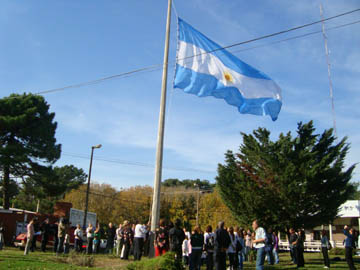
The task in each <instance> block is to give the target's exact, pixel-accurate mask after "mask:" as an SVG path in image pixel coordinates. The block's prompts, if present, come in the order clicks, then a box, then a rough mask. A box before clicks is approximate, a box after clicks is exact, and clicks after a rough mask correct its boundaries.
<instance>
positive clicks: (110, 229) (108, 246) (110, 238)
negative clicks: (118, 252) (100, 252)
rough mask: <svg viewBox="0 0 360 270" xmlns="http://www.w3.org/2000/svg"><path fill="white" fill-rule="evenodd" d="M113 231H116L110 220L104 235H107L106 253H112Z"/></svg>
mask: <svg viewBox="0 0 360 270" xmlns="http://www.w3.org/2000/svg"><path fill="white" fill-rule="evenodd" d="M115 233H116V229H115V227H114V226H113V224H112V223H111V222H110V223H109V227H108V228H107V230H106V236H107V241H106V253H109V254H112V253H113V248H114V239H115Z"/></svg>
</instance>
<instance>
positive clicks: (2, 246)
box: [0, 221, 5, 250]
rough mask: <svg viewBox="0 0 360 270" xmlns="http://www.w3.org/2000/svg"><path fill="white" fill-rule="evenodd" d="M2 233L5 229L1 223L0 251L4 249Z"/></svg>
mask: <svg viewBox="0 0 360 270" xmlns="http://www.w3.org/2000/svg"><path fill="white" fill-rule="evenodd" d="M4 232H5V228H4V223H3V222H2V221H1V222H0V250H2V249H3V248H4V242H5V240H4Z"/></svg>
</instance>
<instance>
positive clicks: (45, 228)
mask: <svg viewBox="0 0 360 270" xmlns="http://www.w3.org/2000/svg"><path fill="white" fill-rule="evenodd" d="M40 230H41V234H42V239H41V251H42V252H45V251H46V245H47V243H48V241H49V235H50V233H51V227H50V224H49V219H48V218H47V219H45V220H44V222H43V223H42V224H41V227H40Z"/></svg>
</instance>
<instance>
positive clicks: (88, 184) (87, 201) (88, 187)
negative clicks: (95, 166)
mask: <svg viewBox="0 0 360 270" xmlns="http://www.w3.org/2000/svg"><path fill="white" fill-rule="evenodd" d="M98 148H101V144H98V145H95V146H91V158H90V168H89V177H88V183H87V189H86V200H85V213H84V222H83V228H84V229H85V228H86V216H87V212H88V203H89V191H90V179H91V168H92V161H93V156H94V149H98Z"/></svg>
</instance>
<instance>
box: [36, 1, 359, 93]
mask: <svg viewBox="0 0 360 270" xmlns="http://www.w3.org/2000/svg"><path fill="white" fill-rule="evenodd" d="M358 11H360V8H358V9H354V10H351V11H348V12H345V13H341V14H338V15H335V16H332V17H328V18H325V19H323V20H319V21H314V22H311V23H307V24H303V25H300V26H296V27H293V28H289V29H286V30H283V31H279V32H275V33H272V34H268V35H264V36H260V37H257V38H253V39H250V40H246V41H242V42H238V43H233V44H231V45H228V46H224V47H221V48H218V49H215V50H212V51H209V52H205V53H202V54H208V53H212V52H215V51H219V50H224V49H229V48H232V47H236V46H240V45H244V44H248V43H252V42H255V41H259V40H262V39H267V38H270V37H274V36H278V35H281V34H285V33H289V32H292V31H295V30H299V29H302V28H306V27H309V26H312V25H315V24H318V23H322V22H325V21H329V20H333V19H335V18H339V17H342V16H346V15H349V14H352V13H354V12H358ZM199 55H201V54H197V55H192V56H188V57H185V58H183V59H180V60H185V59H188V58H193V57H197V56H199ZM168 64H170V63H168ZM172 64H173V63H172ZM162 66H163V64H157V65H151V66H147V67H143V68H139V69H135V70H132V71H128V72H124V73H120V74H116V75H111V76H107V77H103V78H100V79H96V80H91V81H87V82H83V83H78V84H73V85H68V86H64V87H60V88H54V89H49V90H44V91H39V92H36V93H34V94H36V95H43V94H49V93H54V92H58V91H63V90H66V89H70V88H79V87H83V86H88V85H94V84H98V83H101V82H103V81H107V80H111V79H115V78H122V77H128V76H131V75H133V74H136V73H140V72H149V71H155V70H157V69H159V68H161V67H162Z"/></svg>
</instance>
